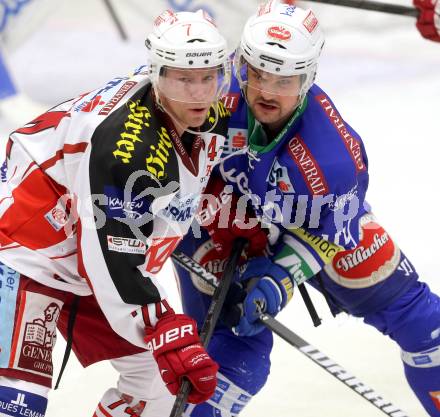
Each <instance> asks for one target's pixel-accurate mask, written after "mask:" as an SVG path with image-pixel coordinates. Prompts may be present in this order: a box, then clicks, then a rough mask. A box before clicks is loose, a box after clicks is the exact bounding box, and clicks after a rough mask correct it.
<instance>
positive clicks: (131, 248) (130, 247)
mask: <svg viewBox="0 0 440 417" xmlns="http://www.w3.org/2000/svg"><path fill="white" fill-rule="evenodd" d="M107 246H108V249H109V250H111V251H113V252H121V253H135V254H139V255H144V254H145V251H146V245H145V243H144V242H142V240H139V239H133V238H128V237H119V236H110V235H107Z"/></svg>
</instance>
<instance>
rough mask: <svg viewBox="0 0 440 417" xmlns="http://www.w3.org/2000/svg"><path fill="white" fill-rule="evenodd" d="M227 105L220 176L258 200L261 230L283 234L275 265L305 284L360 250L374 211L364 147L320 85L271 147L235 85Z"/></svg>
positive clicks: (309, 94) (255, 206) (312, 91)
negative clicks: (341, 256)
mask: <svg viewBox="0 0 440 417" xmlns="http://www.w3.org/2000/svg"><path fill="white" fill-rule="evenodd" d="M225 104H226V106H227V107H228V108H229V110H231V111H232V118H231V120H230V123H229V131H228V139H227V141H226V144H225V151H224V155H225V157H226V158H225V160H224V162H223V163H222V164H221V165H220V167H219V170H220V173H221V175H222V177H223V179H224V180H225V181H226V182H227V183H229V184H231V185H232V186H233V188H234V191H235V192H236V193H238V194H239V195H243V196H246V197H244V198H250V199H253V201H254V208H255V210H256V213H257V216H258V217H259V218H260V219H261V221H262V222H263V224H269V223H272V224H275V225H276V226H277V228H278V229H279V232H281V233H282V235H283V237H282V239H278V242H279V243H280V244H279V245H278V248H277V250H276V260H277V262H278V263H280V264H282V265H283V266H285V267H287V268H288V269H289V270H290V272H291V274H292V276H293V277H294V278H295V280H296V282H298V283H300V282H303V281H304V280H306V279H308V278H310V277H311V276H313V275H315V274H316V273H317V272H319V271H320V270H321V269H322V267H323V266H324V265H326V264H328V263H329V262H330V261H331V260H332V258H333V257H334V255H335V254H336V253H337V252H339V251H341V250H346V249H352V248H354V247H356V246H357V244H358V243H359V233H360V227H359V222H360V219H362V217H363V216H364V215H365V214H366V213H367V212H368V211H369V207H368V204H367V203H366V202H365V193H366V191H367V187H368V170H367V167H368V162H367V157H366V153H365V150H364V145H363V143H362V140H361V138H360V136H359V135H358V134H357V133H356V132H355V131H354V130H353V129H352V128H351V127H350V126H349V125H348V123H346V122H345V121H344V120H343V119H342V117H341V116H340V114H339V113H338V111H337V109H336V107H335V105H334V104H333V102H332V101H331V99H330V98H329V97H328V96H327V95H326V94H325V92H323V91H322V90H321V89H320V88H319V87H318V86H317V85H314V86H313V87H312V88H311V89H310V91H309V92H308V94H307V96H306V98H305V100H304V102H303V103H302V105H301V106H300V107H299V108H298V109H297V110H296V112H295V113H294V114H293V116H292V118H291V119H290V120H289V121H288V123H287V124H286V126H285V127H284V129H283V130H282V131H281V132H280V133H279V134H278V136H277V137H275V138H274V139H273V140H271V141H270V142H269V143H268V144H267V145H264V143H265V140H264V136H265V133H264V131H263V128H262V126H261V125H260V123H259V122H258V121H256V120H255V119H254V117H253V115H252V113H251V112H250V111H249V110H248V106H247V103H246V101H245V99H244V98H243V97H241V94H240V90H239V87H238V84H237V82H236V80H234V82H233V87H232V89H231V91H230V93H229V95H228V97H227V98H226V99H225ZM240 150H243V152H241V153H240V152H239V151H240ZM228 155H230V157H228ZM277 234H278V233H277Z"/></svg>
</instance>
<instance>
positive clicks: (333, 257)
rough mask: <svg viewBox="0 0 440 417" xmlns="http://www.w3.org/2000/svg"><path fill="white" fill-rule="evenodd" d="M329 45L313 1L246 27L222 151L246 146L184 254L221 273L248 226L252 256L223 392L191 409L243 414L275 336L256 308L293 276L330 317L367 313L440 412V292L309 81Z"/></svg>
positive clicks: (262, 13) (420, 393)
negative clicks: (424, 276)
mask: <svg viewBox="0 0 440 417" xmlns="http://www.w3.org/2000/svg"><path fill="white" fill-rule="evenodd" d="M323 44H324V38H323V35H322V32H321V30H320V27H319V23H318V21H317V19H316V17H315V16H314V15H313V13H312V12H311V11H310V10H307V11H306V10H302V9H301V8H299V7H295V6H289V5H286V4H277V3H275V2H273V1H269V2H268V3H266V4H265V5H262V6H260V8H259V10H258V11H257V13H256V14H255V15H254V16H252V17H251V18H250V19H249V20H248V22H247V24H246V26H245V28H244V31H243V35H242V39H241V44H240V47H239V48H238V49H237V51H236V54H235V69H234V72H235V80H234V83H233V86H232V90H231V91H230V94H229V96H228V97H227V100H226V104H227V106H228V107H229V109H230V110H231V111H232V119H231V121H230V124H229V137H228V142H227V144H226V150H225V152H226V154H228V153H229V154H231V153H232V152H237V151H240V149H241V150H242V152H241V153H239V154H238V156H237V154H234V155H233V156H231V157H230V158H228V159H226V160H225V161H224V162H223V163H222V164H221V165H220V167H219V170H218V172H216V173H214V175H213V176H212V177H211V179H210V183H209V185H208V187H207V190H206V193H207V194H211V195H210V196H207V198H206V200H205V204H204V206H203V209H202V211H201V213H200V216H199V219H200V221H201V222H202V223H204V225H205V228H202V229H201V236H200V235H198V234H197V233H196V232H197V230H196V228H194V233H189V234H188V235H187V236H186V237H185V239H184V240H183V242H182V243H181V245H180V248H179V249H180V250H182V251H183V252H184V253H186V254H187V255H190V256H192V257H193V258H194V259H195V260H196V261H198V262H199V263H201V264H203V265H204V266H205V267H206V268H207V269H208V270H210V271H211V272H213V273H215V274H218V273H220V272H221V271H222V268H223V266H224V263H225V261H226V259H227V257H228V255H229V253H228V251H229V250H230V247H231V241H232V240H233V239H234V238H235V237H236V236H238V235H244V236H246V237H247V238H248V239H249V241H250V243H249V247H248V256H249V257H248V259H245V260H244V265H243V266H242V267H241V268H240V271H238V272H237V274H236V282H235V284H234V286H233V288H232V290H231V291H230V294H229V298H228V300H227V304H226V306H225V308H224V311H223V317H222V322H221V323H219V324H218V325H217V327H216V330H215V333H214V336H213V339H212V340H211V343H210V346H209V353H210V355H212V357H213V358H215V360H216V361H217V362H218V363H219V365H220V370H219V373H218V386H217V390H216V393H215V394H214V396H213V397H212V398H211V399H210V400H208V401H207V402H206V403H204V404H200V405H195V406H194V405H189V406H188V408H187V409H186V411H185V414H184V415H185V417H202V416H203V417H206V416H219V417H220V416H222V417H232V416H236V415H238V414H239V413H240V411H241V410H242V409H243V408H244V407H245V406H246V404H247V403H248V402H249V400H250V399H251V398H252V396H254V395H256V394H257V393H258V392H259V390H260V389H261V388H262V387H263V385H264V384H265V382H266V379H267V376H268V373H269V369H270V360H269V356H270V352H271V348H272V340H273V339H272V334H271V332H270V331H268V330H267V329H265V328H264V327H263V326H262V325H261V324H259V322H258V316H259V312H260V311H264V312H267V313H269V314H273V315H275V314H276V313H277V312H278V311H279V310H281V309H282V308H283V307H285V305H286V304H287V302H288V301H289V300H290V298H291V297H292V292H293V285H294V282H296V284H299V283H302V282H304V281H306V282H307V283H308V284H310V285H312V286H314V287H315V288H317V289H318V290H319V291H321V292H323V293H324V294H325V295H326V298H327V299H328V302H329V304H330V306H331V308H332V309H333V310H334V311H335V312H338V311H346V312H348V313H349V314H352V315H354V316H357V317H363V319H364V321H365V323H367V324H369V325H371V326H374V327H375V328H377V329H378V330H379V331H380V332H382V333H383V334H384V335H388V336H389V337H390V338H391V339H392V340H394V341H395V342H396V343H397V344H398V345H399V346H400V348H401V357H402V360H403V366H404V370H405V375H406V378H407V380H408V383H409V384H410V386H411V388H412V390H413V391H414V393H415V394H416V396H417V397H418V399H419V400H420V402H421V403H422V404H423V406H424V407H425V409H426V410H427V412H428V414H429V415H430V416H440V303H439V297H438V296H436V295H435V294H433V293H432V292H431V291H430V289H429V288H428V286H427V285H426V284H424V283H422V282H421V281H419V279H418V275H417V273H416V271H415V269H414V267H413V266H412V264H411V263H410V261H409V260H408V258H407V257H406V256H405V255H404V253H403V252H402V251H401V250H400V248H399V247H398V246H397V244H396V243H395V242H394V241H393V239H392V238H391V237H390V236H389V234H388V233H387V232H386V231H385V229H384V228H383V227H382V226H381V225H380V224H379V223H378V222H377V220H376V219H375V217H374V215H373V214H372V212H371V209H370V207H369V205H368V204H367V202H366V201H365V194H366V191H367V187H368V161H367V157H366V153H365V149H364V146H363V143H362V140H361V138H360V137H359V135H358V134H357V133H356V132H355V131H354V130H353V129H352V128H351V127H350V126H349V125H348V123H347V122H346V121H345V120H344V119H343V118H342V117H341V115H340V114H339V112H338V111H337V109H336V107H335V105H334V103H333V102H332V100H331V99H330V98H329V97H328V95H327V94H326V93H325V92H324V91H322V90H321V89H320V88H319V87H318V86H317V85H315V84H313V82H314V79H315V75H316V69H317V64H318V58H319V55H320V52H321V49H322V47H323ZM208 197H209V198H208ZM249 201H252V206H253V210H254V212H255V214H256V218H258V221H259V223H257V221H256V218H253V217H252V211H251V210H250V209H249V208H247V209H246V202H249ZM247 207H249V205H248V206H247ZM266 232H267V237H268V245H267V246H266V241H265V239H266ZM265 246H266V249H265V252H264V256H262V254H263V252H262V249H263V248H264V247H265ZM176 268H177V272H178V276H179V281H180V287H181V294H182V299H183V306H184V310H185V313H187V314H189V315H192V316H193V317H195V318H196V319H197V320H198V321H199V322H200V321H201V320H203V318H204V317H205V314H206V309H207V307H208V305H209V302H210V292H211V290H210V289H209V288H207V286H206V285H204V283H203V282H201V281H200V280H199V279H198V278H197V276H195V275H192V274H189V273H187V272H186V271H184V270H183V269H181V268H180V267H178V266H176Z"/></svg>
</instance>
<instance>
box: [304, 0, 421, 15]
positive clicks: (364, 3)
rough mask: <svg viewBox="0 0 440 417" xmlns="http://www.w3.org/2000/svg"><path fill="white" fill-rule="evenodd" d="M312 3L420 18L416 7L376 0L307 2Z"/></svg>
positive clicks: (312, 0) (321, 0)
mask: <svg viewBox="0 0 440 417" xmlns="http://www.w3.org/2000/svg"><path fill="white" fill-rule="evenodd" d="M306 1H310V2H312V3H324V4H332V5H335V6H344V7H352V8H354V9H362V10H371V11H374V12H383V13H391V14H397V15H401V16H412V17H418V16H419V10H418V9H416V8H415V7H408V6H401V5H398V4H390V3H384V2H381V1H374V0H306Z"/></svg>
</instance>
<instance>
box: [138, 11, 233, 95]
mask: <svg viewBox="0 0 440 417" xmlns="http://www.w3.org/2000/svg"><path fill="white" fill-rule="evenodd" d="M145 44H146V46H147V48H148V50H149V52H150V54H149V58H150V60H151V62H150V74H151V78H152V82H153V85H154V86H155V87H156V88H157V89H158V90H159V91H161V90H162V92H163V88H161V87H162V86H161V83H160V76H161V75H163V74H164V73H165V72H166V69H167V68H173V69H177V70H182V74H184V73H186V74H188V73H189V71H188V70H193V69H197V70H198V71H199V72H200V71H203V70H204V69H206V71H207V72H208V71H211V72H212V70H213V69H217V70H218V71H217V91H216V94H215V97H216V100H217V99H219V98H221V97H222V96H223V95H224V94H226V93H227V91H228V89H229V84H230V61H229V56H228V51H227V43H226V39H225V38H224V37H223V36H222V35H221V34H220V32H219V31H218V29H217V27H216V25H215V23H214V21H213V19H212V18H211V16H210V15H209V14H208V13H207V12H206V11H204V10H201V9H200V10H197V12H177V13H175V12H173V11H172V10H165V11H164V12H163V13H161V14H160V15H159V16H158V17H157V18H156V19H155V21H154V29H153V31H152V32H151V33H150V34H149V35H148V37H147V39H146V41H145ZM182 78H183V76H182ZM168 90H169V89H168ZM174 94H175V96H173V95H174ZM179 94H181V93H179V91H176V90H174V91H166V95H167V97H168V98H171V99H173V100H176V101H184V102H188V97H180V95H179ZM190 101H191V100H190Z"/></svg>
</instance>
